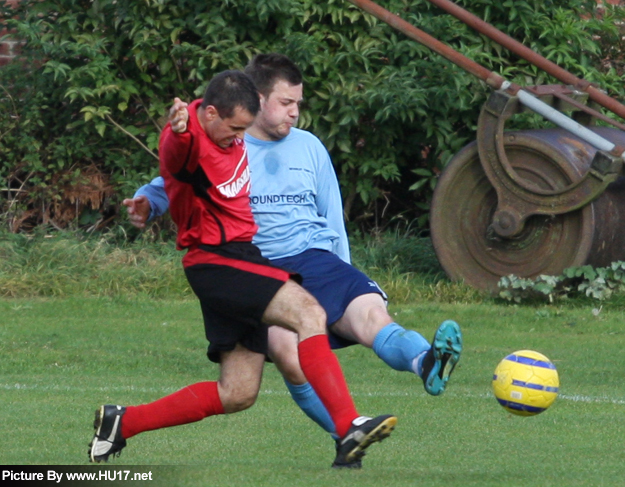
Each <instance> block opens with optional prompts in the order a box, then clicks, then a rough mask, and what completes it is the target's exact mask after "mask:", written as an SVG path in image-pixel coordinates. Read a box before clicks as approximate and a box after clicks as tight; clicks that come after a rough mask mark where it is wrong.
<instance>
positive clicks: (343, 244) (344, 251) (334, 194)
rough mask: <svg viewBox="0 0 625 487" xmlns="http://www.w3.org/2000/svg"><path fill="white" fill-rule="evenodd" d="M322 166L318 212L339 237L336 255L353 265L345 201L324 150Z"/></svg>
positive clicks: (318, 187) (318, 175) (318, 189)
mask: <svg viewBox="0 0 625 487" xmlns="http://www.w3.org/2000/svg"><path fill="white" fill-rule="evenodd" d="M319 159H320V164H319V168H318V171H317V197H316V203H317V211H318V212H319V215H321V216H323V217H324V218H325V219H326V220H327V221H328V227H329V228H330V229H332V230H334V231H335V232H336V233H337V234H338V235H339V240H338V242H337V244H336V246H335V254H336V255H338V256H339V257H340V258H341V260H343V261H345V262H347V263H348V264H349V263H351V257H350V252H349V240H348V239H347V230H345V219H344V216H343V199H342V197H341V189H340V187H339V181H338V179H337V177H336V172H335V171H334V166H332V161H331V159H330V155H329V154H328V152H327V151H326V150H325V148H323V155H321V156H319Z"/></svg>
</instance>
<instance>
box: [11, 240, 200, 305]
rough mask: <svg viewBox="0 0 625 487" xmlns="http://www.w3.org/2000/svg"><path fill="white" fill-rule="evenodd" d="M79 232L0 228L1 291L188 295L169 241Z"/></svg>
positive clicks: (41, 294) (50, 294)
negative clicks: (127, 240) (124, 239)
mask: <svg viewBox="0 0 625 487" xmlns="http://www.w3.org/2000/svg"><path fill="white" fill-rule="evenodd" d="M118 240H119V239H118V238H116V237H115V236H114V235H112V234H111V235H103V236H90V237H85V236H84V235H81V234H80V233H78V232H75V233H69V232H55V233H54V234H45V233H43V232H35V233H34V234H31V235H24V234H9V233H6V232H3V233H2V234H0V296H3V297H13V298H14V297H36V296H38V297H55V296H56V297H58V296H110V297H119V296H126V297H131V296H139V295H143V296H150V297H153V298H158V297H161V298H164V297H171V296H178V297H185V296H186V297H191V296H192V293H191V290H190V288H189V285H188V283H187V281H186V279H185V277H184V274H183V272H182V269H181V264H180V258H181V255H180V253H179V252H176V251H175V249H174V245H173V243H162V242H149V241H147V240H141V239H138V240H136V241H135V242H133V243H125V244H120V243H119V242H118Z"/></svg>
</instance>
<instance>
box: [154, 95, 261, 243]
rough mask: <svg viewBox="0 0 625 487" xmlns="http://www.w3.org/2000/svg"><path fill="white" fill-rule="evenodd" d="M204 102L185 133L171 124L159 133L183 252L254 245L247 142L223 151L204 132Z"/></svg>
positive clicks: (164, 172)
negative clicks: (201, 119)
mask: <svg viewBox="0 0 625 487" xmlns="http://www.w3.org/2000/svg"><path fill="white" fill-rule="evenodd" d="M201 101H202V100H195V101H194V102H192V103H191V104H190V105H189V107H188V111H189V121H188V123H187V131H186V132H184V133H182V134H176V133H174V132H173V131H172V129H171V126H170V124H167V125H166V126H165V128H164V129H163V132H162V133H161V138H160V144H159V159H160V171H161V176H163V179H164V180H165V191H166V193H167V196H168V198H169V202H170V206H169V209H170V212H171V215H172V218H173V220H174V222H175V223H176V226H177V227H178V236H177V240H176V243H177V246H178V248H179V249H184V248H190V247H195V246H197V245H200V244H204V245H223V244H225V243H227V242H251V240H252V237H253V236H254V234H255V233H256V230H257V229H258V227H257V226H256V223H255V222H254V217H253V215H252V209H251V207H250V201H249V193H250V169H249V166H248V163H247V149H246V147H245V143H244V142H243V140H240V139H235V140H234V142H233V143H232V145H230V146H229V147H228V148H226V149H223V148H221V147H219V146H218V145H217V144H215V143H214V142H213V141H212V140H210V138H209V137H208V136H207V135H206V133H205V132H204V129H203V128H202V127H201V125H200V123H199V121H198V118H197V109H198V107H199V106H200V103H201Z"/></svg>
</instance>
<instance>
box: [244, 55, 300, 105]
mask: <svg viewBox="0 0 625 487" xmlns="http://www.w3.org/2000/svg"><path fill="white" fill-rule="evenodd" d="M245 73H246V74H248V75H249V77H250V78H252V80H253V81H254V84H255V85H256V88H258V91H259V92H260V93H261V94H262V95H263V96H265V97H268V96H269V95H270V94H271V92H272V91H273V87H274V85H275V84H276V81H279V80H284V81H286V82H287V83H289V84H290V85H300V84H302V72H301V71H300V70H299V68H298V67H297V65H296V64H295V63H294V62H293V61H291V60H290V59H289V58H288V57H287V56H285V55H284V54H278V53H271V54H258V55H256V56H254V57H253V58H252V60H251V61H250V62H249V64H248V65H247V66H246V67H245Z"/></svg>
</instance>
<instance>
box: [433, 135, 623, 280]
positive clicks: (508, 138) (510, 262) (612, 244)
mask: <svg viewBox="0 0 625 487" xmlns="http://www.w3.org/2000/svg"><path fill="white" fill-rule="evenodd" d="M592 130H593V131H594V132H596V133H598V134H600V135H601V136H602V137H604V138H606V139H607V140H610V141H611V142H613V143H614V144H616V145H619V146H624V145H625V132H623V131H621V130H617V129H613V128H593V129H592ZM503 145H504V147H505V152H506V156H507V158H508V160H509V163H510V165H511V166H512V168H513V169H514V171H515V172H516V173H517V175H518V177H519V178H520V179H521V180H522V182H523V183H524V186H525V187H526V188H529V189H530V190H532V189H533V190H534V191H535V193H536V194H537V195H541V194H547V193H557V192H558V191H561V190H563V189H565V188H567V187H571V186H574V185H575V183H577V182H579V181H581V180H582V178H583V177H584V176H585V175H586V174H587V173H588V171H589V168H590V165H591V163H592V161H593V159H594V157H595V154H596V152H597V150H596V149H595V148H594V147H592V146H591V145H590V144H588V143H586V142H584V141H582V140H581V139H579V138H577V137H575V136H574V135H572V134H571V133H570V132H568V131H566V130H563V129H559V128H556V129H545V130H527V131H516V132H515V131H510V132H505V134H504V140H503ZM497 206H498V200H497V194H496V190H495V188H494V186H493V184H492V183H491V182H490V181H489V179H488V177H487V176H486V173H485V171H484V168H483V166H482V164H481V162H480V157H479V154H478V146H477V143H476V142H473V143H471V144H469V145H468V146H466V147H465V148H464V149H463V150H462V151H460V152H459V153H458V154H456V156H455V157H454V158H453V159H452V160H451V161H450V163H449V165H448V166H447V168H446V169H445V171H444V173H443V174H442V176H441V178H440V181H439V183H438V186H437V188H436V190H435V193H434V197H433V201H432V213H431V232H432V241H433V244H434V248H435V250H436V253H437V255H438V258H439V260H440V262H441V265H442V266H443V268H444V269H445V271H446V272H447V274H448V275H449V276H450V277H451V278H452V279H454V280H461V281H465V282H466V283H467V284H469V285H471V286H474V287H477V288H480V289H484V290H489V291H495V290H496V289H497V282H498V281H499V279H500V277H501V276H505V275H509V274H515V275H517V276H521V277H536V276H538V275H540V274H552V275H558V274H561V272H562V270H563V269H565V268H567V267H570V266H578V265H582V264H591V265H593V266H605V265H608V264H609V263H610V262H613V261H616V260H625V228H624V227H623V225H622V222H623V221H625V183H624V182H623V179H622V178H620V179H618V180H617V181H615V182H613V183H611V184H609V185H608V187H607V188H606V190H605V191H604V192H603V193H602V194H600V195H599V196H598V197H597V198H596V199H594V200H593V201H591V202H590V203H588V204H587V205H585V206H583V207H582V208H580V209H577V210H575V211H571V212H567V213H563V214H547V215H532V216H530V217H529V218H528V219H527V220H526V222H525V225H524V226H523V228H522V230H521V231H520V232H519V233H518V234H517V235H514V236H513V237H510V238H505V237H502V236H501V235H499V234H498V233H497V232H495V231H494V230H493V227H492V222H493V215H494V213H495V211H496V210H497Z"/></svg>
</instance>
